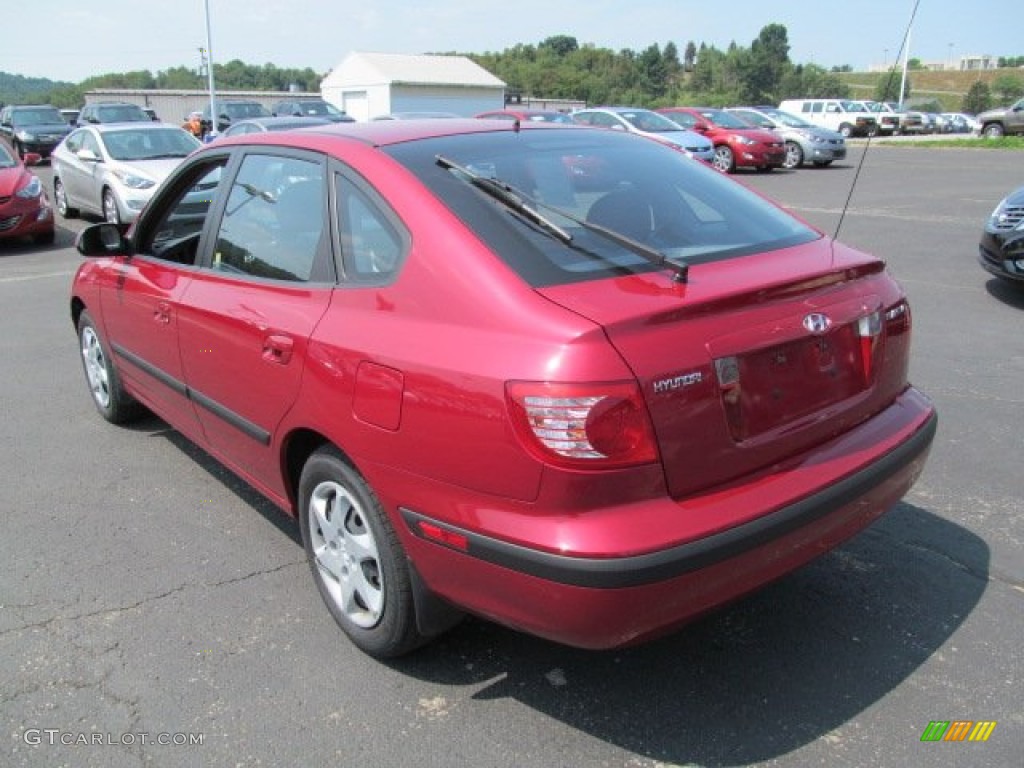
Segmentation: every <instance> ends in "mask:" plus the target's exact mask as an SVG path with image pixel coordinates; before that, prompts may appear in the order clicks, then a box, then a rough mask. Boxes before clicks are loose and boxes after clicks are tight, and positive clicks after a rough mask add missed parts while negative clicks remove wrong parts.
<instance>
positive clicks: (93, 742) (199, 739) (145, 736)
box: [22, 728, 206, 747]
mask: <svg viewBox="0 0 1024 768" xmlns="http://www.w3.org/2000/svg"><path fill="white" fill-rule="evenodd" d="M205 738H206V734H205V733H150V732H149V731H134V732H126V733H104V732H99V731H90V732H89V733H82V732H77V733H76V732H75V731H62V730H61V729H60V728H26V729H25V733H24V734H22V739H23V740H24V742H25V743H26V744H28V745H29V746H30V747H38V746H40V745H43V744H45V745H47V746H51V747H53V746H58V745H60V746H65V747H134V746H136V745H139V746H150V745H153V744H156V745H158V746H161V747H195V746H202V744H203V740H204V739H205Z"/></svg>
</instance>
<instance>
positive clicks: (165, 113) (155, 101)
mask: <svg viewBox="0 0 1024 768" xmlns="http://www.w3.org/2000/svg"><path fill="white" fill-rule="evenodd" d="M302 97H305V98H310V99H318V98H320V94H319V93H296V92H294V91H289V92H287V93H286V92H284V91H221V90H218V91H217V100H218V101H222V100H230V99H244V100H245V101H258V102H259V103H260V104H262V105H263V106H265V107H266V108H267V109H271V108H272V107H273V105H274V104H276V103H277V102H279V101H281V99H285V98H302ZM98 101H127V102H129V103H131V104H138V105H139V106H140V107H149V108H151V109H153V110H155V111H156V114H157V117H158V118H159V119H160V120H162V121H163V122H165V123H181V122H182V121H184V120H185V118H186V117H187V116H188V113H189V112H193V111H198V112H202V111H203V109H204V108H206V107H207V106H208V105H209V104H210V92H209V91H185V90H156V89H148V88H96V89H94V90H91V91H86V92H85V103H86V104H95V103H96V102H98Z"/></svg>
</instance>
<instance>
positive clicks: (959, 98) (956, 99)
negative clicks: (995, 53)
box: [838, 69, 1024, 112]
mask: <svg viewBox="0 0 1024 768" xmlns="http://www.w3.org/2000/svg"><path fill="white" fill-rule="evenodd" d="M900 74H901V73H900V72H899V71H897V72H896V78H897V80H896V83H895V90H896V91H899V77H900ZM838 75H839V79H840V80H842V81H843V82H844V83H846V84H847V85H848V86H850V89H851V90H852V92H853V96H854V97H856V98H861V99H868V98H871V97H872V96H873V95H874V93H875V88H876V86H877V84H878V81H879V80H881V79H882V78H885V77H888V73H887V72H840V73H838ZM1004 75H1010V76H1012V77H1018V78H1021V79H1022V80H1024V70H1021V69H986V70H977V71H971V72H959V71H948V72H946V71H943V72H932V71H929V70H923V69H918V70H908V72H907V79H908V80H910V100H911V101H912V102H915V101H916V102H919V101H930V100H932V99H935V100H936V101H938V102H939V103H940V104H942V107H943V109H945V110H947V111H949V112H958V111H959V110H960V106H961V103H962V102H963V98H964V96H965V95H966V93H967V91H968V89H969V88H970V87H971V85H973V84H974V83H975V82H977V81H978V80H980V81H981V82H983V83H987V84H988V85H989V86H991V85H992V82H993V81H994V80H995V79H996V78H998V77H1002V76H1004ZM994 106H995V105H994Z"/></svg>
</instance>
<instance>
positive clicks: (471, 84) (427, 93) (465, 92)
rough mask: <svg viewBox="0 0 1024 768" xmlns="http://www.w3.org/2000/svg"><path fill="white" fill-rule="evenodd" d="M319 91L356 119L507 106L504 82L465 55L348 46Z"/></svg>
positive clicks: (461, 112) (459, 112)
mask: <svg viewBox="0 0 1024 768" xmlns="http://www.w3.org/2000/svg"><path fill="white" fill-rule="evenodd" d="M320 94H321V96H322V97H323V99H324V101H328V102H330V103H331V104H333V105H334V106H336V107H337V108H338V109H343V110H344V111H345V112H347V113H348V114H349V115H351V116H352V117H354V118H355V119H356V120H371V119H373V118H374V117H378V116H380V115H387V114H394V113H398V112H452V113H455V114H457V115H461V116H463V117H471V116H473V115H475V114H477V113H478V112H483V111H485V110H491V109H502V108H504V106H505V83H504V82H502V81H501V80H499V79H498V78H497V77H495V76H494V75H492V74H491V73H490V72H488V71H487V70H486V69H484V68H483V67H481V66H480V65H478V64H476V63H475V62H473V61H472V60H471V59H468V58H466V57H465V56H430V55H407V54H399V53H360V52H352V53H350V54H349V55H348V56H346V57H345V58H344V59H343V60H342V62H341V63H340V64H339V65H338V66H337V67H335V68H334V70H333V71H332V72H331V73H330V74H329V75H327V77H325V78H324V79H323V81H322V82H321V83H320Z"/></svg>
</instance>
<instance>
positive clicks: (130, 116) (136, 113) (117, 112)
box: [96, 104, 150, 123]
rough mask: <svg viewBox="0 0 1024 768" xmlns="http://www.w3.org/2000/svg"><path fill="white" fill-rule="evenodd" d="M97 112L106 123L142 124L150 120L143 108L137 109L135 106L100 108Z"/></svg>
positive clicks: (121, 105)
mask: <svg viewBox="0 0 1024 768" xmlns="http://www.w3.org/2000/svg"><path fill="white" fill-rule="evenodd" d="M96 112H97V114H99V117H100V120H101V121H103V122H104V123H132V122H140V123H141V122H143V121H147V120H150V117H149V115H147V114H146V113H145V112H143V111H142V107H137V106H135V105H134V104H118V105H116V106H111V107H100V108H99V109H97V110H96Z"/></svg>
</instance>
